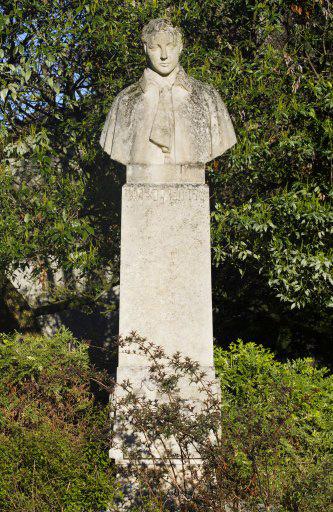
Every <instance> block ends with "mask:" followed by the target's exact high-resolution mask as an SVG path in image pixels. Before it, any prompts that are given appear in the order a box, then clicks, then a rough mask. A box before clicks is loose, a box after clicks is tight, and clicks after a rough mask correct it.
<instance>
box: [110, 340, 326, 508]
mask: <svg viewBox="0 0 333 512" xmlns="http://www.w3.org/2000/svg"><path fill="white" fill-rule="evenodd" d="M129 342H130V345H129V349H130V350H133V346H135V350H136V351H137V352H138V353H140V352H141V354H144V356H145V357H147V358H148V359H149V361H150V363H151V370H150V382H151V387H150V390H151V389H153V388H154V387H155V388H156V389H157V392H156V393H155V395H154V394H153V395H150V396H149V394H148V395H147V394H146V395H145V394H144V393H142V390H141V391H140V392H138V391H136V390H135V389H134V388H133V386H132V385H131V383H130V381H127V382H125V383H124V385H123V386H122V391H123V393H120V398H118V400H116V402H117V403H115V404H114V407H115V408H116V409H117V411H118V422H120V423H121V421H123V430H121V428H120V430H121V432H122V434H123V436H122V435H121V434H120V435H119V425H118V433H117V434H116V436H115V437H116V441H117V443H118V447H119V443H120V447H121V449H122V450H123V453H124V454H125V455H124V456H125V458H126V459H127V460H129V461H130V465H129V466H124V468H123V471H124V475H123V476H124V478H125V481H126V478H128V477H130V478H131V479H132V480H131V481H133V480H134V481H136V482H137V487H136V490H137V491H138V493H137V495H136V501H137V503H136V507H137V508H135V507H134V505H133V507H134V508H133V510H154V511H155V510H156V511H168V510H169V511H184V512H193V511H202V512H203V511H205V512H208V511H212V512H221V511H225V510H227V511H238V512H239V511H246V512H249V511H251V510H253V511H258V510H267V511H273V510H274V512H290V511H302V512H310V511H313V512H315V511H318V510H324V509H325V508H327V507H328V506H329V504H330V502H331V500H332V487H331V484H332V481H331V477H330V468H331V467H332V463H333V459H332V456H331V455H330V454H329V450H330V448H329V447H330V443H331V441H332V437H331V431H332V423H331V422H332V420H331V415H332V390H333V379H332V376H329V375H328V372H327V370H325V369H323V368H317V367H316V366H315V364H314V361H313V360H311V359H299V360H295V361H293V362H287V363H281V362H279V361H277V360H275V359H274V356H273V354H272V353H271V352H270V351H268V350H266V349H264V348H263V347H261V346H258V345H255V344H254V343H247V344H244V343H243V342H242V341H238V342H237V343H234V344H231V345H230V347H229V349H228V350H222V349H217V350H216V353H215V356H216V357H215V364H216V368H217V373H218V376H219V378H220V382H221V396H219V394H218V393H215V392H214V383H213V382H209V380H208V378H207V377H206V376H205V375H204V374H203V373H202V370H201V369H200V367H199V365H198V364H197V363H195V362H192V361H190V360H189V359H187V358H182V357H181V356H180V355H179V354H175V355H174V356H171V357H169V356H167V355H166V354H165V353H164V352H163V350H161V348H160V347H157V346H155V345H153V344H151V343H148V342H147V341H145V340H144V339H142V338H140V337H138V336H136V335H134V336H133V337H132V338H129V339H127V340H126V341H125V343H129ZM184 379H185V380H186V381H187V383H188V385H195V386H197V387H198V389H200V401H201V405H200V406H199V407H198V404H195V403H193V401H189V400H186V399H185V398H184V394H183V389H184ZM148 388H149V387H148ZM200 459H201V460H200ZM134 490H135V487H131V492H132V496H134V494H135V493H134ZM143 496H144V498H145V499H147V498H150V499H151V502H152V504H151V507H152V508H149V509H148V508H147V504H144V503H143V501H142V500H143ZM134 501H135V500H134ZM131 510H132V509H131Z"/></svg>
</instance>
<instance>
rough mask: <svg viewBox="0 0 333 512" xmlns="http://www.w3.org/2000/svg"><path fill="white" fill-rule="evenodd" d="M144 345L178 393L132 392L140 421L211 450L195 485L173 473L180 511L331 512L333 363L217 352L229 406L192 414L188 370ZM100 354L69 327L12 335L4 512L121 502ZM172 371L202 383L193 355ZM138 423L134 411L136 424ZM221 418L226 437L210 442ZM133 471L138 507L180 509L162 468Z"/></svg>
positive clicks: (2, 418) (5, 395) (2, 463)
mask: <svg viewBox="0 0 333 512" xmlns="http://www.w3.org/2000/svg"><path fill="white" fill-rule="evenodd" d="M135 341H136V339H131V343H132V345H131V347H132V348H133V343H135ZM137 341H138V343H139V345H138V346H141V349H144V350H146V349H147V348H148V349H149V351H150V353H151V354H152V356H153V358H152V359H151V361H152V362H153V366H154V375H155V378H156V379H155V382H156V384H157V385H164V392H165V390H166V389H167V390H169V391H170V393H169V396H170V400H167V401H166V402H164V403H163V404H160V405H159V407H157V406H156V403H151V402H150V401H149V398H148V397H147V396H145V397H141V398H140V399H138V396H137V395H136V394H135V393H134V394H133V393H132V394H130V395H129V397H128V401H127V405H128V407H130V408H132V412H133V414H131V421H132V422H134V423H132V425H133V424H134V426H136V431H137V432H138V431H140V429H141V430H145V431H146V433H147V434H148V440H149V436H150V435H151V436H153V438H154V439H156V436H157V437H159V436H170V435H171V434H175V435H176V438H177V441H178V442H179V443H180V445H181V446H182V447H183V449H184V450H185V451H184V453H185V454H186V450H187V449H188V445H191V444H193V443H195V444H196V447H197V449H198V450H199V452H200V453H201V455H202V457H203V462H204V466H203V467H204V470H205V472H204V478H203V479H201V480H200V483H199V484H196V485H195V486H194V489H193V488H192V489H191V479H190V478H189V479H188V481H187V484H188V485H187V487H186V488H185V489H184V488H183V486H182V484H181V482H179V481H178V485H177V486H175V485H174V484H175V483H176V482H175V480H174V479H171V482H172V487H171V488H172V490H173V493H172V496H173V498H172V499H173V503H174V502H175V499H176V500H178V505H177V507H178V508H177V507H176V510H177V512H179V511H181V510H182V511H188V512H189V511H191V512H193V511H199V512H209V511H215V512H217V511H218V512H221V511H222V510H225V505H226V504H229V505H230V507H234V508H231V509H230V510H237V512H239V510H242V508H241V507H245V509H246V510H247V511H249V510H252V509H253V510H256V511H257V510H258V504H260V505H261V509H260V510H267V511H269V510H270V511H271V510H275V511H279V512H280V511H281V512H282V511H283V512H291V511H293V512H312V511H313V512H318V511H319V510H328V509H329V506H330V503H331V500H332V489H333V482H332V472H331V468H332V464H333V460H332V455H331V454H330V452H329V449H330V446H331V443H332V414H331V412H332V396H333V394H332V391H333V380H332V377H329V376H327V373H326V371H325V370H324V369H320V368H316V366H315V365H314V362H313V360H310V359H299V360H295V361H294V362H290V363H280V362H278V361H276V360H275V359H274V357H273V355H272V354H271V353H270V352H269V351H268V350H265V349H263V348H262V347H260V346H256V345H255V344H253V343H249V344H243V343H242V342H238V343H237V344H233V345H231V347H230V349H228V350H222V349H218V350H217V351H216V354H215V363H216V368H217V371H218V374H219V377H220V382H221V392H222V409H220V403H219V401H218V400H217V401H216V400H214V399H212V398H211V397H209V396H208V398H207V406H209V408H210V409H209V414H206V413H205V414H204V415H203V416H202V415H201V416H200V415H197V416H196V415H193V414H190V415H189V414H188V411H189V409H188V408H186V405H185V403H184V401H183V400H182V398H181V397H180V399H179V398H178V397H177V393H176V392H175V388H176V387H177V378H172V379H170V375H168V376H165V373H164V370H163V365H164V364H165V363H166V360H165V358H164V357H162V355H161V352H160V351H159V350H157V351H156V350H155V348H154V347H152V346H149V345H147V344H146V342H145V341H142V340H141V341H140V340H137ZM138 346H136V349H138ZM139 350H140V349H139ZM89 354H90V350H89V347H88V346H87V345H86V344H84V343H81V342H78V341H76V340H75V339H73V337H72V336H71V335H69V334H68V333H67V332H65V331H63V332H59V333H58V334H57V335H56V336H54V337H53V338H41V337H39V336H37V337H36V336H24V337H21V336H19V335H15V336H10V337H9V336H5V335H3V336H2V337H1V340H0V509H1V510H2V511H3V512H14V511H17V512H48V511H50V512H51V511H52V512H55V511H57V512H58V511H59V512H60V511H61V510H62V511H64V512H89V511H91V512H97V511H106V510H107V504H109V505H110V509H111V510H112V511H116V510H117V502H118V501H119V500H120V501H121V493H120V491H119V485H118V484H119V481H117V480H116V479H115V477H114V474H113V470H112V467H111V465H110V462H109V460H108V447H109V443H110V439H109V412H110V410H109V405H108V402H107V400H106V401H104V400H103V398H104V397H103V396H102V395H101V394H99V395H98V396H99V400H96V397H95V398H94V396H93V394H92V392H91V390H92V387H91V386H92V385H96V381H98V383H99V385H100V386H102V388H103V387H104V389H105V386H106V392H108V391H109V382H108V379H106V376H105V374H104V375H103V374H101V373H98V372H97V371H95V370H91V369H89V367H90V361H89ZM167 364H168V368H170V360H169V361H168V362H167ZM172 367H173V375H175V376H177V375H178V377H179V376H184V375H187V377H189V376H190V375H192V377H193V375H195V374H196V375H197V377H194V380H196V382H197V383H200V380H201V381H202V378H201V377H200V375H199V377H198V372H197V369H196V366H195V365H194V364H192V363H191V362H189V361H185V362H184V361H182V360H181V359H180V358H179V357H178V358H174V359H173V363H172ZM161 369H162V370H163V371H162V374H161V373H160V370H161ZM163 373H164V376H163ZM199 374H200V372H199ZM199 385H200V384H199ZM95 389H96V388H95ZM190 410H191V408H190ZM186 411H187V412H186ZM118 412H119V411H118ZM129 424H130V421H129V416H128V417H127V418H126V429H127V428H128V425H129ZM214 426H215V430H214V432H215V437H214V436H213V437H212V436H211V435H210V437H209V442H207V432H208V431H209V430H210V429H212V428H213V429H214ZM216 427H217V428H216ZM214 439H215V441H217V443H216V442H215V441H214ZM134 457H135V452H134ZM133 462H135V459H134V460H133ZM165 462H166V464H165V468H166V469H167V470H168V469H170V464H169V463H168V461H165ZM132 469H133V471H134V473H135V474H136V477H137V478H138V479H139V482H140V483H141V487H140V492H139V493H138V500H137V503H136V508H133V509H132V508H130V506H129V505H128V508H127V509H126V510H128V512H130V511H131V510H133V512H134V511H135V510H136V511H141V512H148V511H149V510H150V511H151V512H157V511H162V510H163V512H165V511H167V510H172V500H171V499H170V493H169V496H168V495H166V487H165V485H156V476H157V474H156V473H155V474H154V473H150V474H149V473H147V472H145V471H144V470H143V469H142V468H141V467H140V466H139V467H138V466H136V465H135V464H134V465H133V467H132ZM192 476H193V473H192ZM152 481H153V482H155V485H150V486H149V485H148V484H151V483H152ZM145 489H146V492H145ZM133 490H134V489H132V493H131V494H130V496H131V495H132V496H134V492H133ZM191 507H192V508H191ZM219 507H220V508H219ZM237 507H240V508H237Z"/></svg>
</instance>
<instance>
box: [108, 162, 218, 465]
mask: <svg viewBox="0 0 333 512" xmlns="http://www.w3.org/2000/svg"><path fill="white" fill-rule="evenodd" d="M121 225H122V229H121V268H120V312H119V334H120V335H121V336H122V337H125V336H129V335H130V334H131V333H132V332H136V333H137V334H138V335H139V336H141V337H143V338H145V339H146V340H147V341H148V342H152V343H154V344H155V345H158V346H160V347H161V348H162V349H163V350H164V352H165V354H166V356H171V355H173V354H175V353H176V352H180V353H181V354H182V356H185V357H189V358H190V359H191V360H193V361H196V362H198V364H199V367H200V368H202V369H203V370H204V371H206V373H207V378H208V380H210V381H214V380H215V373H214V362H213V329H212V298H211V297H212V291H211V257H210V213H209V189H208V187H207V185H205V184H204V166H203V165H161V166H159V165H153V166H144V165H135V166H134V165H131V166H128V168H127V184H126V185H124V186H123V189H122V219H121ZM127 348H128V347H126V349H125V348H123V347H120V349H119V358H118V370H117V383H118V384H120V383H121V382H122V381H123V380H126V379H128V380H130V381H131V383H132V385H133V389H134V390H135V392H138V393H139V394H140V393H142V394H143V395H144V396H149V397H153V398H154V393H155V395H156V390H154V389H153V387H152V384H151V382H149V378H148V377H147V376H148V373H149V372H148V367H149V365H150V364H151V363H150V362H149V361H148V360H147V359H146V358H145V357H144V356H143V355H141V354H138V353H133V352H131V351H128V350H127ZM214 387H215V385H214ZM180 393H181V396H182V398H186V399H187V400H189V401H191V402H192V403H193V404H194V407H195V408H198V409H199V408H200V402H201V396H200V393H199V391H198V389H197V388H196V386H195V385H194V384H193V383H192V384H189V382H186V381H184V382H182V384H181V389H180ZM155 398H156V399H158V400H161V397H158V396H157V395H156V397H155ZM125 423H126V422H125ZM123 428H124V426H123V425H120V423H119V422H118V421H117V420H116V423H115V427H114V430H115V434H116V435H115V444H114V446H113V448H112V450H111V452H110V456H111V457H112V458H113V459H115V460H116V462H117V463H119V464H123V463H126V459H125V458H124V455H123V452H122V448H121V446H117V444H119V443H117V429H118V431H120V430H121V429H123ZM130 437H131V433H130V432H128V438H130ZM176 450H177V447H175V457H172V458H173V459H175V461H176V463H177V464H178V462H180V461H179V457H178V455H177V451H176ZM157 451H158V449H157ZM172 451H174V445H172ZM192 455H193V460H195V461H196V462H198V461H199V460H200V457H199V456H198V454H196V453H194V452H193V454H191V457H190V458H191V460H192ZM150 457H152V453H151V452H150V453H147V461H148V460H149V458H150ZM144 458H145V457H143V459H144Z"/></svg>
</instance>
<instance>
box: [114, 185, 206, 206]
mask: <svg viewBox="0 0 333 512" xmlns="http://www.w3.org/2000/svg"><path fill="white" fill-rule="evenodd" d="M124 188H125V189H126V194H127V197H128V199H130V200H131V201H137V202H141V201H147V200H151V201H154V202H156V203H159V204H164V203H165V204H171V205H173V204H178V203H180V202H191V203H192V202H195V203H198V202H202V203H204V202H205V201H206V200H207V186H206V185H178V186H177V185H176V186H175V185H172V186H170V187H168V186H166V185H162V186H159V185H155V186H149V185H142V186H140V185H125V187H124Z"/></svg>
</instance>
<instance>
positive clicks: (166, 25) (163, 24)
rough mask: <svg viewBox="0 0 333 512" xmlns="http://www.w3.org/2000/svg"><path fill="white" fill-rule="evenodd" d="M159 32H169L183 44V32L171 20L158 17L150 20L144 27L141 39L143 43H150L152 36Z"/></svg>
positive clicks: (175, 40) (175, 39)
mask: <svg viewBox="0 0 333 512" xmlns="http://www.w3.org/2000/svg"><path fill="white" fill-rule="evenodd" d="M157 32H168V33H169V34H171V35H172V37H173V40H174V42H175V43H176V44H180V45H181V44H182V40H183V38H182V33H181V31H180V29H179V28H178V27H174V26H173V25H172V24H171V23H170V21H168V20H166V19H163V18H157V19H156V20H150V21H149V23H147V25H145V26H144V27H143V30H142V35H141V40H142V42H143V43H149V42H150V40H151V38H152V37H153V36H154V35H155V34H156V33H157Z"/></svg>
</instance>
